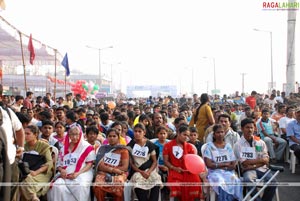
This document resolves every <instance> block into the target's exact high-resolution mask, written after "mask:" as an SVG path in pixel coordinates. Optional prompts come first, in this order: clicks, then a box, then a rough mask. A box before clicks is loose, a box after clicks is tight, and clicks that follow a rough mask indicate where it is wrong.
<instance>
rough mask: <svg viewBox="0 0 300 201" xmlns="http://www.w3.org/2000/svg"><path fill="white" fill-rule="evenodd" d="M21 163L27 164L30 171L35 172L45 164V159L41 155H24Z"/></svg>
mask: <svg viewBox="0 0 300 201" xmlns="http://www.w3.org/2000/svg"><path fill="white" fill-rule="evenodd" d="M22 161H23V162H27V163H28V164H29V169H30V170H33V171H35V170H38V169H39V168H40V167H42V166H43V165H44V164H45V163H46V158H45V156H43V155H37V154H30V153H24V154H23V158H22Z"/></svg>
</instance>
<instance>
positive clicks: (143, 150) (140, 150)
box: [132, 144, 149, 158]
mask: <svg viewBox="0 0 300 201" xmlns="http://www.w3.org/2000/svg"><path fill="white" fill-rule="evenodd" d="M148 152H149V148H148V147H141V146H140V145H138V144H135V145H134V146H133V150H132V155H134V156H137V157H141V158H146V157H147V155H148Z"/></svg>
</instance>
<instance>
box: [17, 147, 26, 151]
mask: <svg viewBox="0 0 300 201" xmlns="http://www.w3.org/2000/svg"><path fill="white" fill-rule="evenodd" d="M17 150H22V151H24V150H25V149H24V147H18V149H17Z"/></svg>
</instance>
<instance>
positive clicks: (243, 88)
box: [241, 73, 247, 93]
mask: <svg viewBox="0 0 300 201" xmlns="http://www.w3.org/2000/svg"><path fill="white" fill-rule="evenodd" d="M241 75H242V93H245V75H247V73H241Z"/></svg>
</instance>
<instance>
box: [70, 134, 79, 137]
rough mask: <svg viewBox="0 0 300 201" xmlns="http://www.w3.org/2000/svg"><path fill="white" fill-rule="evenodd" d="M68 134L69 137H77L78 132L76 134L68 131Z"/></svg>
mask: <svg viewBox="0 0 300 201" xmlns="http://www.w3.org/2000/svg"><path fill="white" fill-rule="evenodd" d="M69 136H70V137H78V136H79V134H78V133H69Z"/></svg>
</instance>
